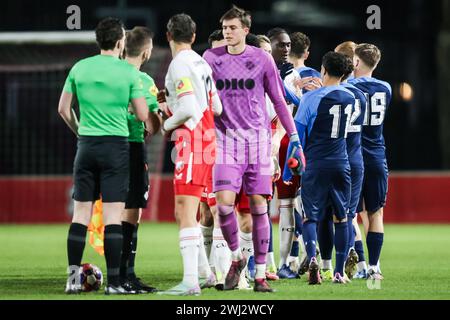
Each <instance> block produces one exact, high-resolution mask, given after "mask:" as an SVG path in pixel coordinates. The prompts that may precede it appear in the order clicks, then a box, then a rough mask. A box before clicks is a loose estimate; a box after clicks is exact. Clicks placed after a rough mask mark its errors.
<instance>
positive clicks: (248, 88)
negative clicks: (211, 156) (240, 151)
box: [203, 46, 296, 144]
mask: <svg viewBox="0 0 450 320" xmlns="http://www.w3.org/2000/svg"><path fill="white" fill-rule="evenodd" d="M203 58H204V59H205V60H206V61H207V62H208V63H209V65H210V66H211V68H212V70H213V78H214V81H215V83H216V87H217V90H218V92H219V96H220V99H221V101H222V105H223V112H222V114H221V116H220V117H216V118H215V124H216V131H217V139H218V140H223V138H224V137H225V135H226V134H227V132H228V135H229V131H230V130H236V129H237V131H242V135H245V140H246V141H247V143H246V144H253V143H258V142H259V143H269V142H270V137H271V126H270V120H271V119H270V116H269V114H268V113H267V108H266V97H265V93H266V92H267V94H268V96H269V98H270V99H271V100H272V102H273V104H274V108H275V110H276V112H277V114H278V116H279V117H280V115H281V117H280V120H281V122H282V124H283V126H285V128H286V126H287V128H286V129H287V132H288V133H289V134H292V133H294V132H296V131H295V127H294V122H293V120H292V116H291V115H290V113H289V111H288V109H287V106H286V103H285V100H284V88H283V83H282V81H281V78H280V75H279V72H278V69H277V67H276V65H275V62H274V61H273V58H272V56H270V55H269V54H268V53H266V52H265V51H264V50H262V49H259V48H256V47H252V46H246V48H245V50H244V52H242V53H241V54H237V55H233V54H229V53H228V52H227V47H226V46H223V47H219V48H215V49H209V50H207V51H206V52H205V53H204V54H203ZM239 129H242V130H239ZM238 135H241V134H240V133H238ZM218 142H220V141H218Z"/></svg>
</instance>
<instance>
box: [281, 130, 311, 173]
mask: <svg viewBox="0 0 450 320" xmlns="http://www.w3.org/2000/svg"><path fill="white" fill-rule="evenodd" d="M289 139H290V142H289V147H288V152H287V155H286V159H287V161H286V166H285V167H289V169H290V170H291V172H292V174H294V175H298V176H301V175H302V174H303V173H304V172H305V168H306V159H305V154H304V153H303V148H302V146H301V144H300V139H299V138H298V134H296V133H295V134H293V135H292V136H291V137H290V138H289ZM290 159H294V161H292V162H293V163H294V164H293V165H292V164H291V166H289V165H288V163H289V160H290Z"/></svg>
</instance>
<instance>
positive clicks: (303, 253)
mask: <svg viewBox="0 0 450 320" xmlns="http://www.w3.org/2000/svg"><path fill="white" fill-rule="evenodd" d="M297 239H298V245H299V246H300V247H299V250H300V257H301V260H300V262H301V261H303V259H304V258H305V257H306V248H305V243H304V242H303V235H299V236H298V238H297Z"/></svg>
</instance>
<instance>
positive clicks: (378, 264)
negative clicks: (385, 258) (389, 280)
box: [377, 260, 381, 273]
mask: <svg viewBox="0 0 450 320" xmlns="http://www.w3.org/2000/svg"><path fill="white" fill-rule="evenodd" d="M377 271H378V273H381V268H380V260H378V262H377Z"/></svg>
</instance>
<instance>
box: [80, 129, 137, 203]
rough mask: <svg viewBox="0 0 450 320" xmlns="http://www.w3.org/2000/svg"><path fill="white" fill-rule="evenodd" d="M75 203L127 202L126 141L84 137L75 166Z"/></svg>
mask: <svg viewBox="0 0 450 320" xmlns="http://www.w3.org/2000/svg"><path fill="white" fill-rule="evenodd" d="M73 167H74V168H73V173H74V193H73V199H74V200H76V201H95V200H98V199H99V198H100V194H101V195H102V201H103V202H125V200H126V197H127V193H128V180H129V144H128V139H127V138H126V137H112V136H99V137H94V136H81V137H80V138H79V139H78V148H77V154H76V156H75V162H74V165H73Z"/></svg>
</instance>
